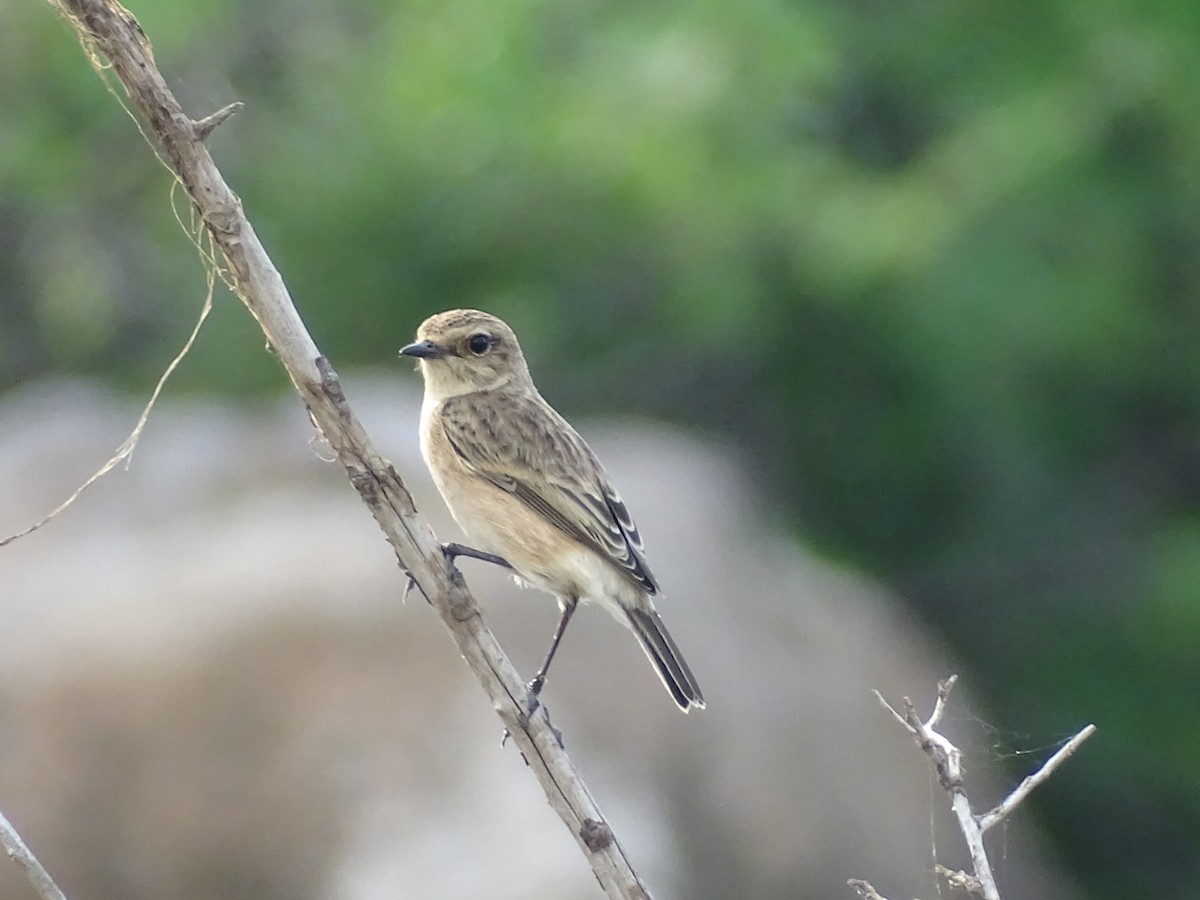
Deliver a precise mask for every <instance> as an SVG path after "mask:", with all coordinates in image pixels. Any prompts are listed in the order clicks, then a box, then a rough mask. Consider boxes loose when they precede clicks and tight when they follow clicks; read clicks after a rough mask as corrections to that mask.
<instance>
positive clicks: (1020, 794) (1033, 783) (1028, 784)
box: [979, 725, 1096, 831]
mask: <svg viewBox="0 0 1200 900" xmlns="http://www.w3.org/2000/svg"><path fill="white" fill-rule="evenodd" d="M1095 733H1096V726H1095V725H1085V726H1084V727H1083V728H1081V729H1080V731H1079V733H1078V734H1076V735H1075V737H1073V738H1071V739H1070V740H1069V741H1067V742H1066V743H1065V744H1063V745H1062V746H1061V747H1059V748H1058V752H1057V753H1055V754H1054V755H1053V756H1051V757H1050V758H1049V759H1048V760H1046V762H1045V763H1043V764H1042V767H1041V768H1040V769H1038V770H1037V771H1036V772H1034V773H1033V774H1032V775H1027V776H1025V778H1023V779H1022V780H1021V783H1020V784H1019V785H1017V787H1016V790H1014V791H1013V792H1012V793H1011V794H1009V795H1008V796H1007V797H1006V798H1005V799H1004V801H1003V802H1002V803H1000V804H999V805H997V806H996V807H995V808H994V809H992V810H991V811H989V812H986V813H984V814H983V815H982V816H980V817H979V830H980V831H987V830H988V829H989V828H991V827H992V826H993V825H998V824H1000V823H1001V822H1003V821H1004V820H1005V819H1006V818H1007V817H1008V815H1009V814H1010V813H1011V812H1012V811H1013V810H1014V809H1016V808H1017V807H1018V806H1020V805H1021V802H1022V801H1023V800H1024V799H1025V798H1026V797H1028V796H1029V795H1030V793H1032V791H1033V789H1034V788H1035V787H1037V786H1038V785H1039V784H1041V783H1042V782H1043V781H1045V780H1046V779H1047V778H1049V777H1050V776H1051V775H1053V774H1054V770H1055V769H1057V768H1058V767H1059V766H1061V765H1062V764H1063V763H1065V762H1066V761H1067V760H1068V759H1069V758H1070V757H1071V756H1072V755H1074V753H1075V751H1076V750H1078V749H1079V748H1080V747H1081V746H1083V742H1084V741H1086V740H1087V739H1088V738H1090V737H1091V736H1092V735H1093V734H1095Z"/></svg>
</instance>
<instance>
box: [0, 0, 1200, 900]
mask: <svg viewBox="0 0 1200 900" xmlns="http://www.w3.org/2000/svg"><path fill="white" fill-rule="evenodd" d="M134 11H135V12H136V13H137V15H138V16H139V18H140V19H141V21H142V24H143V25H144V27H145V28H146V30H147V32H148V33H149V34H150V35H151V36H152V37H153V39H154V41H155V49H156V55H157V58H158V60H159V63H160V64H161V65H162V67H163V69H164V71H165V72H166V73H167V74H168V76H169V78H170V80H171V84H172V87H173V88H174V89H175V90H176V91H177V92H178V94H179V95H180V97H181V99H183V101H184V102H185V104H186V105H187V107H188V108H189V110H190V111H191V112H192V113H193V114H195V115H197V116H199V115H201V114H205V113H208V112H210V111H212V110H213V109H216V108H217V107H219V106H221V105H223V104H225V103H227V102H229V101H230V100H233V99H241V100H244V101H246V103H247V108H246V110H245V112H244V113H243V114H241V115H240V116H238V117H237V118H236V119H235V120H233V122H231V123H230V124H228V125H226V126H224V127H223V128H222V129H221V130H220V131H219V132H218V133H217V135H216V136H215V137H214V139H213V141H212V144H213V147H214V151H215V153H216V155H217V157H218V160H219V162H220V163H221V165H222V166H223V168H224V170H225V172H226V175H227V177H228V178H229V179H230V181H231V183H232V184H233V186H234V187H235V189H236V190H238V191H239V193H240V194H241V196H242V197H243V199H244V201H245V203H246V207H247V209H248V211H249V213H250V216H251V218H252V220H253V221H254V222H255V224H256V226H257V227H258V229H259V231H260V235H261V236H262V237H263V238H264V241H265V243H266V244H267V246H268V247H269V249H270V250H271V251H272V252H273V254H274V257H275V260H276V262H277V264H278V265H279V267H280V269H281V270H282V271H283V272H284V274H285V276H286V278H287V280H288V283H289V286H290V287H291V289H292V292H293V295H294V296H295V297H296V299H297V303H298V305H299V306H300V308H301V311H302V313H303V314H304V315H305V317H306V318H307V320H308V321H309V324H310V327H311V328H312V330H313V333H314V335H315V336H316V338H317V340H318V341H319V342H320V343H321V345H322V347H323V349H324V350H325V351H326V352H327V353H329V354H330V355H331V356H332V358H333V359H334V360H336V362H337V364H338V365H339V367H343V368H345V367H349V366H350V365H352V364H378V365H388V364H391V360H392V359H393V358H394V355H395V351H396V348H397V347H399V346H400V345H401V344H402V343H404V342H405V341H406V340H407V338H408V336H409V335H410V334H411V333H412V331H413V329H414V328H415V326H416V324H417V323H418V322H419V321H420V319H421V318H423V317H424V316H425V315H426V314H428V313H431V312H433V311H436V310H440V309H443V308H447V307H452V306H463V305H471V306H480V307H484V308H487V309H489V310H491V311H494V312H496V313H498V314H500V315H503V316H505V317H506V318H508V319H510V321H512V322H513V323H514V324H515V325H516V326H517V328H518V331H519V332H520V333H521V334H522V335H523V339H524V342H525V344H526V346H527V350H528V351H529V352H530V355H531V356H533V357H534V366H535V371H536V372H537V373H538V374H539V376H540V380H541V381H542V382H543V384H544V385H546V386H547V387H548V388H549V390H548V391H547V393H548V394H549V395H550V397H551V399H552V401H554V402H556V403H557V404H558V405H559V406H561V407H563V408H565V409H568V410H574V411H575V412H579V411H580V410H582V409H585V408H590V409H592V410H596V411H608V412H616V413H622V414H626V413H631V412H632V413H637V414H645V415H653V416H656V417H661V418H666V419H671V420H674V421H676V422H680V423H686V424H691V425H693V426H696V427H700V428H703V429H707V430H709V431H710V432H712V433H715V434H719V435H724V436H726V437H727V438H728V439H729V440H730V441H733V442H736V443H737V445H738V446H739V447H740V448H741V449H742V451H743V453H744V454H745V458H746V459H747V461H748V462H749V464H750V465H751V467H752V469H753V471H754V472H755V474H756V477H758V478H759V479H760V482H761V484H762V485H763V486H764V487H765V488H767V489H768V490H770V491H771V493H772V495H773V496H775V497H777V498H779V506H778V513H779V515H780V516H781V517H782V518H784V519H786V520H787V521H789V522H790V523H792V525H793V526H794V527H795V528H796V529H797V530H798V531H800V532H802V533H803V534H804V536H805V537H806V538H807V539H809V540H810V541H812V542H814V543H815V544H816V545H817V546H819V547H821V548H822V549H823V550H824V551H825V552H827V553H828V554H830V555H832V556H835V557H837V558H839V559H842V560H844V561H847V562H848V563H850V564H852V565H855V566H857V567H860V568H862V569H864V570H867V571H870V572H872V573H874V574H876V575H878V576H880V577H882V578H884V579H886V580H888V581H890V582H891V583H892V584H894V585H896V586H897V587H898V588H899V589H900V590H901V591H902V592H903V593H904V595H905V596H906V597H907V598H908V599H909V600H910V601H911V602H912V603H913V604H914V606H915V607H916V608H917V609H918V610H919V611H920V614H921V615H922V617H923V618H924V619H925V620H926V621H927V622H929V623H931V624H932V625H933V626H934V627H936V628H939V629H940V630H941V632H942V634H943V635H944V636H945V637H946V638H947V639H948V640H949V641H951V642H952V643H953V644H954V645H955V646H957V647H958V648H959V652H960V653H961V655H962V656H963V658H964V659H968V660H970V661H971V663H972V665H974V666H975V667H976V670H977V671H976V672H975V673H973V674H972V681H973V684H972V686H973V687H976V688H983V689H985V690H986V692H987V693H988V695H989V701H990V703H991V704H992V708H993V709H994V710H995V716H996V718H997V719H998V721H999V722H1001V723H1004V724H1005V725H1011V726H1013V727H1020V728H1022V729H1028V730H1030V731H1032V732H1033V733H1034V734H1037V735H1042V736H1047V735H1050V736H1062V735H1066V734H1068V733H1069V732H1070V731H1071V730H1072V729H1074V728H1075V727H1077V726H1078V725H1080V724H1082V722H1083V721H1084V720H1085V719H1087V718H1090V717H1095V719H1096V720H1097V722H1098V724H1099V725H1100V728H1101V736H1100V737H1099V738H1098V739H1097V740H1096V741H1094V742H1092V743H1091V744H1090V745H1089V746H1088V748H1087V751H1086V752H1085V753H1084V754H1083V755H1082V756H1080V757H1079V758H1078V762H1072V764H1071V765H1070V766H1068V767H1067V770H1066V771H1064V773H1063V774H1062V776H1061V778H1062V780H1061V781H1056V782H1055V784H1056V787H1055V790H1053V791H1046V792H1045V793H1044V794H1042V795H1041V796H1040V797H1039V798H1038V802H1039V803H1040V808H1041V810H1042V813H1043V815H1045V816H1046V817H1048V819H1049V821H1050V823H1051V824H1052V826H1053V827H1052V831H1053V834H1054V835H1055V837H1056V838H1057V839H1058V840H1059V841H1060V842H1061V851H1062V854H1063V856H1064V858H1066V859H1068V860H1069V861H1071V862H1072V863H1073V864H1074V866H1075V868H1076V870H1077V871H1078V873H1079V875H1080V877H1081V878H1082V879H1084V881H1085V883H1086V884H1087V885H1088V886H1089V889H1090V892H1091V894H1092V896H1095V897H1099V898H1113V900H1118V898H1121V900H1123V898H1128V897H1134V896H1149V895H1150V894H1153V896H1156V897H1160V898H1185V897H1186V898H1192V897H1196V896H1200V853H1198V852H1197V848H1198V847H1200V361H1198V360H1200V354H1198V352H1197V349H1198V348H1200V304H1198V303H1197V289H1198V287H1200V89H1198V87H1197V85H1200V4H1197V3H1195V2H1194V0H1163V2H1160V3H1157V4H1148V3H1128V2H1127V3H1116V2H1111V0H1047V2H1038V3H1035V2H1031V0H1018V2H1016V3H1010V4H988V3H982V4H981V3H978V2H972V3H950V2H937V0H923V2H920V0H909V2H878V0H877V2H870V0H858V2H841V3H833V2H821V0H806V2H788V0H743V2H739V3H733V2H720V3H718V2H711V0H708V2H705V0H701V2H695V0H693V2H690V3H683V2H678V0H667V2H663V3H658V4H635V3H628V2H615V3H600V2H596V0H561V2H555V3H549V2H544V0H536V2H535V0H493V2H491V3H471V4H468V3H463V2H454V0H450V2H446V0H442V2H438V3H432V2H427V0H409V2H405V3H401V4H395V3H391V2H387V3H385V2H382V0H352V2H348V3H341V4H325V3H319V2H316V0H299V2H295V3H290V4H286V5H282V4H270V3H267V4H263V3H249V2H234V0H209V2H206V3H194V4H180V3H175V2H166V0H139V2H137V3H136V4H134ZM0 13H2V15H3V19H4V21H5V23H6V24H5V27H4V28H3V29H2V30H0V176H2V177H0V248H2V252H0V387H11V386H12V385H14V384H17V383H19V382H21V381H24V380H27V379H32V378H35V377H37V376H39V375H44V374H47V373H51V372H73V373H85V374H89V375H99V376H103V377H105V378H108V379H111V380H114V381H116V382H118V383H121V384H124V385H127V386H134V385H137V386H138V387H139V388H141V389H142V390H143V391H144V388H145V386H146V385H147V384H149V383H150V382H151V380H152V379H153V377H154V376H156V375H157V373H158V372H159V370H160V369H161V367H162V366H163V364H164V362H165V361H166V360H167V359H168V358H169V357H170V355H172V353H173V352H174V349H175V348H176V347H177V346H178V345H179V344H180V343H182V340H183V338H184V336H185V335H186V333H187V331H188V329H189V328H190V325H191V320H192V318H193V317H194V313H195V312H196V310H197V309H198V308H199V305H200V302H201V299H202V283H203V279H202V268H201V266H200V264H199V263H198V261H197V259H196V256H195V253H194V251H193V250H192V248H191V247H190V245H189V244H188V243H187V241H185V240H184V239H183V237H182V235H181V234H180V232H179V229H178V227H177V225H176V224H175V222H174V219H173V216H174V214H173V212H172V210H171V207H170V205H169V202H168V200H169V196H170V191H169V181H168V178H167V177H166V175H165V174H164V173H163V172H162V171H161V170H160V169H158V168H157V167H155V166H154V165H153V164H152V162H151V157H150V155H149V151H148V150H147V149H146V148H145V147H144V146H143V145H141V144H140V143H139V141H138V139H137V138H136V134H135V132H134V131H133V128H132V125H131V123H130V121H129V119H128V118H126V117H125V116H123V115H121V114H120V113H119V110H118V108H117V106H116V105H115V103H114V101H113V99H112V98H111V97H109V96H108V95H106V94H105V91H104V88H103V87H102V85H101V83H100V82H99V81H98V80H97V78H96V77H95V75H94V74H93V73H92V72H91V71H90V70H89V69H88V68H87V66H86V64H85V63H84V61H83V59H82V57H81V55H80V53H79V49H78V47H77V46H76V44H75V42H74V40H73V38H72V37H71V36H70V35H69V33H68V32H67V30H66V29H65V28H64V27H63V26H62V25H61V23H59V22H57V21H56V19H55V17H54V15H53V14H52V13H51V11H50V9H49V7H48V6H47V5H46V4H43V3H36V2H17V0H0ZM176 206H177V207H179V208H180V209H181V210H182V213H181V214H183V215H184V216H186V214H187V211H186V208H185V207H184V206H183V205H182V203H181V202H180V201H179V199H178V198H176ZM280 383H281V379H280V376H279V373H278V372H277V371H276V366H275V364H274V362H273V361H272V360H271V358H270V357H269V355H267V354H265V353H264V352H263V351H262V346H261V338H260V336H259V335H258V333H257V329H256V328H255V327H254V326H253V323H251V322H250V321H249V319H248V318H247V317H246V316H245V315H244V314H243V313H242V311H241V310H240V309H239V308H238V307H237V304H236V302H235V301H233V300H231V299H229V298H227V297H223V298H221V300H220V302H219V305H218V309H217V311H216V312H215V314H214V316H213V319H212V320H211V322H210V324H209V327H208V328H207V330H206V333H205V335H204V336H203V338H202V340H201V342H200V344H199V346H198V347H197V349H196V352H195V353H194V354H193V356H192V357H191V358H190V359H189V360H188V361H187V363H186V364H185V365H184V367H183V369H182V370H181V371H180V373H179V382H177V384H176V387H175V388H174V389H175V390H179V389H180V385H189V386H190V387H191V388H193V389H205V390H222V391H235V392H251V391H259V390H263V389H268V388H270V389H275V388H278V386H279V385H280ZM600 384H603V385H604V389H603V390H598V389H597V385H600ZM1050 739H1053V738H1050ZM1018 762H1019V763H1020V766H1021V767H1023V766H1024V763H1025V760H1024V759H1021V760H1019V761H1018ZM1016 771H1019V768H1014V772H1016ZM1057 777H1058V776H1056V778H1057ZM1150 885H1153V888H1150V887H1149V886H1150Z"/></svg>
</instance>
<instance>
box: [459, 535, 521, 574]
mask: <svg viewBox="0 0 1200 900" xmlns="http://www.w3.org/2000/svg"><path fill="white" fill-rule="evenodd" d="M442 553H443V554H445V556H446V559H448V560H449V561H450V562H454V560H456V559H458V557H460V556H465V557H467V558H468V559H478V560H482V561H483V562H489V563H491V564H492V565H493V566H501V567H502V568H505V569H511V568H512V566H511V565H509V562H508V560H507V559H505V558H504V557H503V556H497V555H496V554H495V553H487V552H486V551H484V550H476V549H475V548H474V547H468V546H467V545H466V544H456V543H454V542H453V541H452V542H450V543H449V544H442Z"/></svg>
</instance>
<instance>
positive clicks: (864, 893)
mask: <svg viewBox="0 0 1200 900" xmlns="http://www.w3.org/2000/svg"><path fill="white" fill-rule="evenodd" d="M846 884H848V885H850V887H852V888H854V890H855V891H857V892H858V896H859V897H861V898H862V900H887V898H886V897H884V896H883V895H882V894H880V893H879V891H877V890H875V887H874V886H873V885H872V884H871V882H869V881H863V880H862V879H861V878H851V879H850V880H849V881H847V882H846Z"/></svg>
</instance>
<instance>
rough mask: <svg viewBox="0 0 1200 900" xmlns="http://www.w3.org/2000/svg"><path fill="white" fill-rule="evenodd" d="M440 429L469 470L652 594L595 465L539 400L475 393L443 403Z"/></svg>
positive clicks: (626, 518) (630, 531)
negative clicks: (517, 500)
mask: <svg viewBox="0 0 1200 900" xmlns="http://www.w3.org/2000/svg"><path fill="white" fill-rule="evenodd" d="M441 422H442V427H443V428H444V429H445V432H446V437H447V438H448V439H449V441H450V445H451V446H452V447H453V448H454V450H455V452H456V453H457V454H458V456H459V458H460V459H461V460H462V461H463V463H464V464H465V465H466V466H467V467H468V468H470V469H472V470H474V471H475V472H477V473H478V474H479V475H481V476H482V477H484V478H486V479H487V480H488V481H490V482H491V483H492V484H494V485H496V486H497V487H498V488H500V489H501V490H505V491H508V492H509V493H510V494H512V495H513V496H514V497H516V498H517V499H519V500H520V501H521V502H522V503H524V504H525V505H526V506H528V507H529V508H530V509H531V510H533V511H534V512H536V513H537V514H538V515H540V516H541V517H542V518H544V519H545V520H546V521H547V522H549V523H551V524H552V525H554V526H555V527H556V528H558V529H559V530H560V531H562V532H563V533H564V534H566V535H567V536H568V537H570V538H572V539H574V540H576V541H578V542H579V543H581V544H583V545H584V546H586V547H589V548H590V549H592V550H594V551H595V552H596V553H598V554H599V555H600V556H601V557H602V558H603V559H605V560H607V561H608V562H609V563H610V564H612V565H613V566H614V567H615V568H616V569H617V570H618V571H619V572H621V574H623V575H624V576H625V577H627V578H628V579H629V580H630V581H632V582H633V583H634V584H636V585H638V586H639V587H640V588H641V589H642V590H645V591H647V592H649V593H651V594H655V593H658V582H657V581H656V580H655V578H654V575H653V574H652V573H651V572H650V567H649V566H647V565H646V560H645V558H644V557H643V555H642V554H643V549H642V539H641V535H639V534H638V530H637V526H636V525H635V524H634V522H633V519H632V517H631V516H630V515H629V511H628V509H626V507H625V504H624V502H623V501H622V500H621V497H620V495H619V494H617V492H616V489H615V488H613V486H612V484H611V483H610V482H609V480H608V475H607V474H606V473H605V471H604V468H603V466H601V465H600V461H599V460H598V459H597V458H596V455H595V454H594V453H593V452H592V450H591V448H590V447H588V445H587V444H586V443H585V442H584V440H583V438H581V437H580V436H579V434H578V433H577V432H576V431H575V429H574V428H572V427H571V425H570V424H569V423H568V422H567V421H566V419H564V418H563V417H562V416H560V415H559V414H558V413H557V412H555V411H554V409H553V408H552V407H551V406H550V405H549V404H548V403H546V401H545V400H543V399H542V398H541V397H540V396H537V395H536V394H534V395H529V394H508V393H496V392H489V393H486V394H484V393H477V394H466V395H463V396H459V397H453V398H451V399H449V400H446V401H445V402H444V403H443V404H442V410H441Z"/></svg>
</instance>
